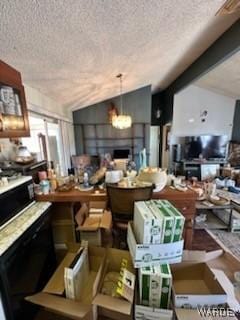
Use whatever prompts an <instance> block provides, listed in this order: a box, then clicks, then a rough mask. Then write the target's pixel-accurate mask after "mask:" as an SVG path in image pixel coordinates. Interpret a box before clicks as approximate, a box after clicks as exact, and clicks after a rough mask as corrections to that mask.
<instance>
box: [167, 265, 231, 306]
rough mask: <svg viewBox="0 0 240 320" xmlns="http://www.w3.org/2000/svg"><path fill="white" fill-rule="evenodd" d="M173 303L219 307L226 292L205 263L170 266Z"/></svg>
mask: <svg viewBox="0 0 240 320" xmlns="http://www.w3.org/2000/svg"><path fill="white" fill-rule="evenodd" d="M172 275H173V301H174V302H173V303H174V306H175V307H176V308H185V309H196V308H198V307H211V308H212V307H221V306H224V305H225V304H226V303H227V294H226V292H225V291H224V289H223V287H222V286H221V284H220V283H219V282H218V280H217V279H216V277H215V275H214V273H213V272H212V270H211V269H210V268H209V266H208V265H207V264H206V263H193V264H188V265H186V264H184V263H183V264H179V265H175V266H173V267H172Z"/></svg>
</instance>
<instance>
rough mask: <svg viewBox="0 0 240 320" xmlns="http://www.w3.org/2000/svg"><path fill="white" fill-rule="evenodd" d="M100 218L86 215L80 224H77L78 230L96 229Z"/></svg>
mask: <svg viewBox="0 0 240 320" xmlns="http://www.w3.org/2000/svg"><path fill="white" fill-rule="evenodd" d="M100 221H101V218H99V217H87V218H86V219H85V220H84V222H83V224H82V225H81V226H78V228H77V229H78V230H80V231H97V230H98V229H99V227H100Z"/></svg>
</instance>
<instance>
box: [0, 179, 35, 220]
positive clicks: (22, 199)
mask: <svg viewBox="0 0 240 320" xmlns="http://www.w3.org/2000/svg"><path fill="white" fill-rule="evenodd" d="M18 182H19V183H18ZM11 185H13V187H12V188H11ZM33 198H34V192H33V181H32V179H31V177H22V178H20V179H19V180H16V182H15V181H13V182H12V183H10V184H9V189H8V187H7V188H0V212H1V214H0V226H1V225H2V224H4V223H5V222H7V221H8V220H9V219H11V218H12V217H14V216H15V215H16V214H17V213H18V212H20V211H21V210H22V209H24V208H25V207H26V206H27V205H29V204H30V203H31V202H32V201H33Z"/></svg>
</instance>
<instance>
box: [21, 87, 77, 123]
mask: <svg viewBox="0 0 240 320" xmlns="http://www.w3.org/2000/svg"><path fill="white" fill-rule="evenodd" d="M24 88H25V95H26V100H27V107H28V110H31V111H35V112H39V113H43V114H44V115H46V116H47V115H48V116H52V117H55V118H58V119H64V120H68V121H71V122H72V112H70V111H68V109H67V108H64V107H63V106H62V105H61V104H60V103H59V102H57V101H55V100H53V99H51V98H50V97H48V96H46V95H45V94H43V93H41V92H40V91H39V90H37V89H34V88H32V87H30V86H28V85H26V84H24Z"/></svg>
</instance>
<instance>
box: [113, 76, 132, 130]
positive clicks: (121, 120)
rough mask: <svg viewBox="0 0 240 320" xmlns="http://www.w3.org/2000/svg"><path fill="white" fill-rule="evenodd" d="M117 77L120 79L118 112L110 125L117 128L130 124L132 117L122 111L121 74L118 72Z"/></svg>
mask: <svg viewBox="0 0 240 320" xmlns="http://www.w3.org/2000/svg"><path fill="white" fill-rule="evenodd" d="M117 78H118V79H119V81H120V114H119V115H118V116H117V115H115V116H113V118H112V126H113V127H114V128H117V129H127V128H130V127H131V125H132V118H131V116H128V115H125V114H124V113H123V94H122V74H121V73H120V74H118V75H117Z"/></svg>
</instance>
